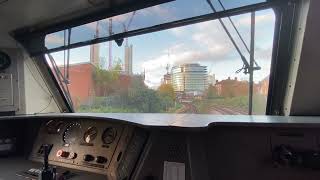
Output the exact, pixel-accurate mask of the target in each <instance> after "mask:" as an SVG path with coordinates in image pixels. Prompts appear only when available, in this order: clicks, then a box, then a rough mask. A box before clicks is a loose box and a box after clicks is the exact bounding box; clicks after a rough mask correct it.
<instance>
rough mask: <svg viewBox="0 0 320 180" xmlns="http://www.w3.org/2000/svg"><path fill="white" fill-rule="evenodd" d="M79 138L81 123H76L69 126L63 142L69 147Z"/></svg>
mask: <svg viewBox="0 0 320 180" xmlns="http://www.w3.org/2000/svg"><path fill="white" fill-rule="evenodd" d="M78 137H81V125H80V123H77V122H74V123H70V124H69V125H68V126H67V128H66V130H65V131H64V133H63V136H62V140H63V143H64V145H65V146H69V145H70V144H75V143H76V141H77V140H78Z"/></svg>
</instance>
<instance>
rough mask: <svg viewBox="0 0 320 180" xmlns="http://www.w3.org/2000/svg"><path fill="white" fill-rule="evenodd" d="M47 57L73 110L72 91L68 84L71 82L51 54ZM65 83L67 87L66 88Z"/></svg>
mask: <svg viewBox="0 0 320 180" xmlns="http://www.w3.org/2000/svg"><path fill="white" fill-rule="evenodd" d="M47 55H48V57H49V60H50V62H51V64H52V68H53V70H54V72H55V74H56V75H57V76H58V77H57V78H56V79H57V80H58V81H59V84H60V87H61V89H62V91H63V93H64V94H65V95H66V99H67V101H68V103H69V106H70V107H71V108H72V109H73V103H72V99H71V95H70V91H69V88H68V84H67V82H69V81H68V80H67V79H66V78H65V77H64V76H63V75H62V73H61V71H60V69H59V68H58V66H57V64H56V62H55V60H54V58H53V57H52V56H51V54H47ZM64 68H65V67H64ZM61 79H62V80H61ZM63 83H64V84H65V85H66V88H65V86H64V84H63Z"/></svg>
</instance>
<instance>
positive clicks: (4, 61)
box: [0, 51, 11, 70]
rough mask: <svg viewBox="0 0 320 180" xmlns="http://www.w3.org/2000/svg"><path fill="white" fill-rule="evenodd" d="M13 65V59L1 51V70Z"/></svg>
mask: <svg viewBox="0 0 320 180" xmlns="http://www.w3.org/2000/svg"><path fill="white" fill-rule="evenodd" d="M10 65H11V59H10V57H9V56H8V55H7V54H6V53H4V52H1V51H0V70H5V69H7V68H8V67H9V66H10Z"/></svg>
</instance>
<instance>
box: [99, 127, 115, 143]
mask: <svg viewBox="0 0 320 180" xmlns="http://www.w3.org/2000/svg"><path fill="white" fill-rule="evenodd" d="M116 137H117V131H116V130H115V129H114V128H112V127H110V128H107V129H106V130H104V132H103V134H102V142H103V143H104V144H111V143H113V141H114V140H115V139H116Z"/></svg>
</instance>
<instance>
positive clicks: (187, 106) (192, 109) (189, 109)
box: [177, 102, 198, 114]
mask: <svg viewBox="0 0 320 180" xmlns="http://www.w3.org/2000/svg"><path fill="white" fill-rule="evenodd" d="M181 104H182V105H183V107H182V108H181V109H180V110H179V111H177V113H191V114H197V113H198V109H197V107H196V106H194V105H193V104H191V103H186V102H184V103H181Z"/></svg>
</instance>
